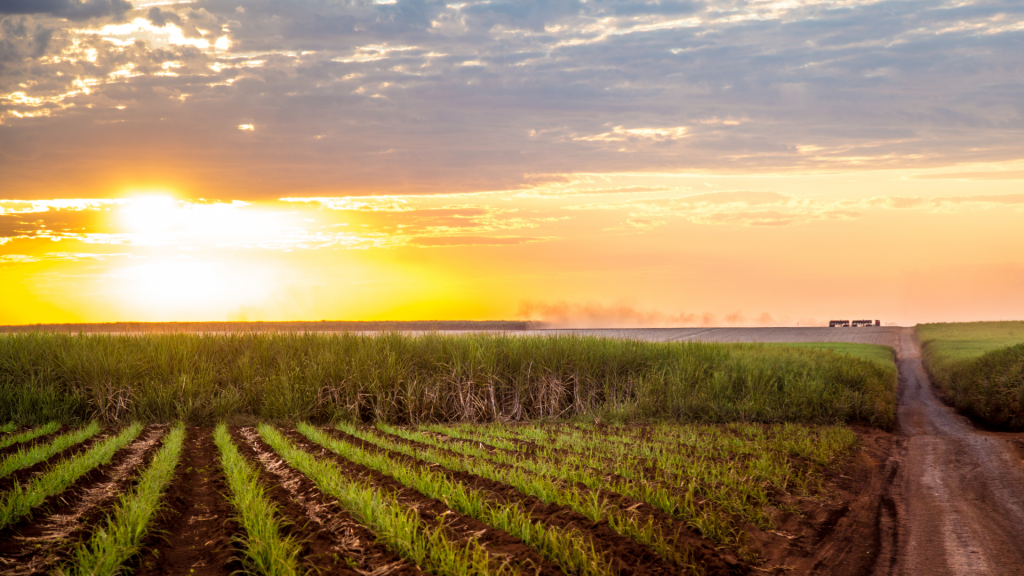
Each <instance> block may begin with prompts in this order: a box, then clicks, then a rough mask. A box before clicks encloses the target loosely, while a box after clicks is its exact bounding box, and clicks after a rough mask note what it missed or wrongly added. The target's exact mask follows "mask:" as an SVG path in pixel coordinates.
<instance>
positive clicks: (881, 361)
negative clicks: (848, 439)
mask: <svg viewBox="0 0 1024 576" xmlns="http://www.w3.org/2000/svg"><path fill="white" fill-rule="evenodd" d="M765 346H769V347H772V346H781V347H785V348H797V349H802V350H822V351H826V352H831V353H833V354H841V355H845V356H849V357H851V358H859V359H861V360H867V361H869V362H874V363H876V364H878V365H879V366H883V367H885V368H886V369H892V370H893V371H895V370H896V352H895V351H894V350H893V349H892V348H890V347H888V346H882V345H880V344H853V343H850V342H789V343H777V342H771V343H765Z"/></svg>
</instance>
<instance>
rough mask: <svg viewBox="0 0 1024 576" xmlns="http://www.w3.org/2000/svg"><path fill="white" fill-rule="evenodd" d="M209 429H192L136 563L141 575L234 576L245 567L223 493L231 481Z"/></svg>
mask: <svg viewBox="0 0 1024 576" xmlns="http://www.w3.org/2000/svg"><path fill="white" fill-rule="evenodd" d="M211 433H212V430H211V429H209V428H189V429H188V430H187V431H186V436H185V445H184V449H183V451H182V456H181V460H180V461H179V462H178V467H177V469H176V470H175V473H174V478H173V479H172V480H171V484H170V486H169V487H168V489H167V493H166V494H164V498H163V504H164V508H162V509H161V511H160V512H159V513H158V515H157V518H156V521H155V522H154V523H153V524H152V525H151V529H150V532H149V535H148V536H147V537H146V540H145V541H144V542H143V546H142V550H143V555H142V557H141V558H139V559H137V560H136V561H135V563H134V564H135V571H134V573H135V575H136V576H172V575H174V576H179V575H181V574H188V575H190V576H230V575H231V574H233V573H236V572H240V571H241V570H242V563H241V562H240V561H239V560H238V553H237V552H236V551H235V549H234V546H233V542H232V538H233V537H234V536H235V535H236V534H240V533H241V528H239V526H238V524H237V523H236V522H235V521H234V520H233V516H234V511H233V510H232V509H231V505H230V504H229V503H228V501H227V499H226V498H224V496H222V494H226V493H227V483H226V481H225V479H224V475H223V472H221V469H220V466H219V464H218V460H217V447H216V446H215V445H214V443H213V436H212V434H211Z"/></svg>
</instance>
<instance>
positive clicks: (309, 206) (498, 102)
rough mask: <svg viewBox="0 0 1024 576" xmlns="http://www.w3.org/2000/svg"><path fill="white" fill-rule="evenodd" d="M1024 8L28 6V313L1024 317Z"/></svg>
mask: <svg viewBox="0 0 1024 576" xmlns="http://www.w3.org/2000/svg"><path fill="white" fill-rule="evenodd" d="M1022 113H1024V4H1022V3H1020V2H1011V1H1000V0H992V1H990V0H951V1H938V0H934V1H919V0H899V1H891V0H890V1H885V0H883V1H870V0H867V1H864V0H706V1H688V0H661V1H657V0H656V1H651V2H643V1H626V0H587V1H576V0H558V1H551V2H544V1H535V2H525V1H516V0H493V1H489V2H488V1H473V0H470V1H465V2H450V3H446V2H443V1H440V2H438V1H432V0H394V1H390V2H367V1H362V0H337V1H336V0H252V1H247V0H232V1H224V0H195V1H192V2H173V1H155V0H138V1H128V0H0V324H31V323H52V322H111V321H185V320H190V321H196V320H206V321H218V320H233V321H237V320H253V321H256V320H322V319H327V320H446V319H468V320H482V319H508V320H514V319H524V320H537V321H546V322H550V323H552V324H554V325H559V326H580V327H597V326H609V327H611V326H615V327H620V326H729V325H735V326H761V325H763V326H774V325H779V326H790V325H820V324H823V323H827V322H828V320H830V319H861V318H865V319H866V318H870V319H880V320H881V321H882V323H883V324H900V325H912V324H914V323H918V322H931V321H970V320H1001V319H1021V318H1024V298H1022V297H1021V294H1022V293H1024V292H1022V287H1024V250H1022V249H1021V248H1022V247H1024V117H1022Z"/></svg>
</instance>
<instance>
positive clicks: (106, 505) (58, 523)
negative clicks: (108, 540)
mask: <svg viewBox="0 0 1024 576" xmlns="http://www.w3.org/2000/svg"><path fill="white" fill-rule="evenodd" d="M166 432H167V427H166V426H150V427H148V430H146V431H144V433H143V434H141V435H140V438H137V439H136V440H134V441H133V442H132V443H131V444H129V445H128V446H126V447H124V448H122V449H120V450H118V451H117V452H116V453H115V454H114V458H113V460H112V461H111V463H110V464H107V465H105V466H101V467H99V468H95V469H93V470H91V471H90V472H88V473H87V474H86V475H85V476H83V477H82V478H80V479H79V480H78V481H77V482H75V484H74V485H73V486H72V487H71V488H69V489H68V490H67V491H65V492H64V493H62V494H60V495H58V496H55V497H53V498H51V499H50V501H48V502H46V503H44V505H43V508H42V509H43V510H46V509H47V507H50V509H51V510H53V511H52V512H51V513H50V514H49V515H48V516H46V517H45V518H43V519H41V520H37V521H32V520H23V521H22V522H19V523H18V524H16V525H15V526H12V527H11V528H9V529H8V530H5V531H4V532H5V533H6V534H4V535H6V536H7V538H4V539H2V540H0V566H2V567H0V574H3V575H4V576H15V575H19V576H20V575H24V574H41V573H44V572H46V571H48V569H50V568H51V567H53V566H54V565H55V564H56V563H57V562H59V561H61V560H62V559H64V558H65V557H66V556H67V554H68V553H69V552H70V551H71V550H72V549H73V548H74V545H75V544H77V543H78V542H81V541H84V540H85V539H87V538H88V536H89V535H91V534H92V532H93V529H94V528H95V527H96V525H97V524H98V523H99V522H100V521H102V519H103V517H104V516H106V514H107V513H108V512H109V511H110V508H111V507H112V506H113V504H114V501H115V500H116V498H117V496H118V495H120V494H121V493H122V492H124V491H125V490H127V489H128V487H129V485H130V483H131V482H132V480H133V479H134V478H135V477H136V476H138V474H137V472H139V471H141V470H142V468H144V466H145V465H146V463H147V460H148V459H149V458H151V457H152V456H153V455H154V454H155V448H156V446H157V444H159V442H160V439H161V438H163V436H164V435H165V434H166ZM15 534H17V535H15ZM12 536H13V537H12Z"/></svg>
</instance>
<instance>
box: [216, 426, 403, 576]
mask: <svg viewBox="0 0 1024 576" xmlns="http://www.w3.org/2000/svg"><path fill="white" fill-rule="evenodd" d="M233 436H234V438H235V443H236V444H237V445H238V447H239V449H240V450H241V452H242V454H244V455H245V456H246V457H247V458H249V459H250V460H251V461H252V462H253V464H254V465H255V467H257V468H262V471H261V475H262V479H263V481H264V484H265V485H266V486H267V487H268V490H267V495H268V496H269V497H271V498H272V499H273V500H274V501H275V503H276V504H277V505H278V506H279V507H280V510H281V512H282V514H283V516H284V518H285V519H287V520H288V522H289V525H288V526H287V527H286V529H287V530H288V531H289V532H290V534H289V535H290V536H292V537H295V538H296V539H297V540H298V541H299V542H301V543H302V545H303V551H302V554H301V556H302V562H303V564H304V565H305V566H306V567H307V568H308V569H311V570H313V571H315V572H318V573H322V574H346V575H350V576H359V575H360V574H380V573H385V572H386V573H387V574H388V575H389V576H422V575H423V572H422V571H421V570H420V569H419V568H418V567H417V566H415V565H414V564H411V563H409V562H407V561H406V560H403V559H402V558H401V557H399V556H398V555H397V554H395V553H393V552H391V551H389V550H388V549H387V547H386V546H384V545H383V544H380V543H378V542H376V537H375V536H374V535H373V533H372V532H370V531H369V530H368V529H367V528H366V527H365V526H362V525H361V524H359V523H358V522H356V521H355V520H353V519H352V517H351V516H349V514H348V513H347V512H345V511H344V510H342V509H341V507H340V506H338V504H337V502H335V501H333V500H331V499H330V498H328V497H326V496H324V495H323V494H322V493H321V492H320V491H319V490H318V489H317V487H316V485H315V484H314V483H313V481H311V480H310V479H308V478H306V477H305V476H303V475H302V474H300V473H299V472H297V471H295V470H294V469H292V468H291V467H289V466H288V465H287V464H286V463H285V462H284V461H283V460H281V459H280V458H278V457H277V456H276V455H275V453H274V451H273V449H271V448H270V447H269V446H267V445H266V443H264V442H263V440H261V439H260V437H259V434H258V433H257V432H256V430H254V429H252V428H243V429H236V430H234V431H233Z"/></svg>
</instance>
